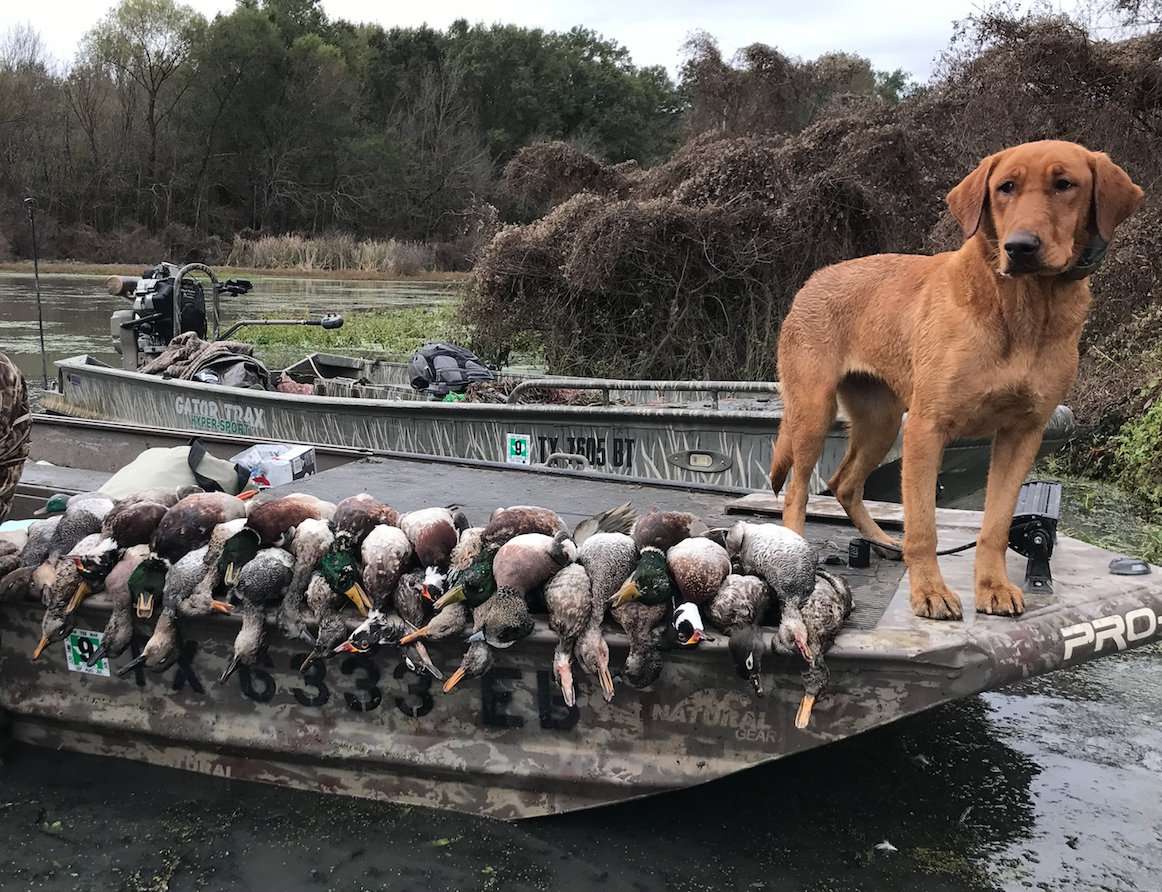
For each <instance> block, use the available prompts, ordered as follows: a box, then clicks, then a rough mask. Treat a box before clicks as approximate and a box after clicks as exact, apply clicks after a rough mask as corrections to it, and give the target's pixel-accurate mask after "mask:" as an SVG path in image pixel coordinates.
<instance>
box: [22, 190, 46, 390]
mask: <svg viewBox="0 0 1162 892" xmlns="http://www.w3.org/2000/svg"><path fill="white" fill-rule="evenodd" d="M24 206H25V207H26V208H28V223H29V225H30V226H31V227H32V279H33V281H34V282H35V283H36V324H37V327H39V328H40V369H41V372H42V373H43V374H44V389H45V390H48V355H47V354H46V353H45V351H44V314H43V313H42V312H41V308H40V264H39V262H38V260H37V256H36V199H35V198H26V199H24Z"/></svg>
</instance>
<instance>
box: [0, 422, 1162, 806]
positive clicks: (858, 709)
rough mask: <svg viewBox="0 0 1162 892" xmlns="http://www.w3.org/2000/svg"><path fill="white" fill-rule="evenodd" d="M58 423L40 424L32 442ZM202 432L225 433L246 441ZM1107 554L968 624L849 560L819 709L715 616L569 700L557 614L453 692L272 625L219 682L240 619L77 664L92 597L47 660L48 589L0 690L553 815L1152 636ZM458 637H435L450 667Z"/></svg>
mask: <svg viewBox="0 0 1162 892" xmlns="http://www.w3.org/2000/svg"><path fill="white" fill-rule="evenodd" d="M109 436H112V435H111V434H110V432H109V431H108V429H102V428H97V429H94V430H92V431H86V428H85V427H84V426H81V425H76V424H75V423H74V424H73V425H72V426H71V427H70V428H69V439H70V440H71V442H72V443H73V444H74V447H76V448H73V450H72V453H73V454H74V455H81V454H83V453H85V452H86V448H83V447H88V451H90V452H93V453H100V452H101V448H100V444H101V442H102V441H103V440H104V442H108V443H114V444H120V443H122V441H121V440H117V439H108V437H109ZM43 442H46V441H45V439H44V438H43V437H38V436H35V435H34V440H33V456H34V458H36V457H41V455H40V454H38V448H39V447H38V443H43ZM207 442H208V445H210V446H211V447H212V448H214V447H217V448H219V449H221V450H222V451H223V452H228V451H230V450H231V449H233V448H234V447H235V444H233V443H225V444H216V443H215V441H213V440H212V439H208V440H207ZM113 448H122V447H121V446H120V445H115V446H114V447H113ZM56 457H57V458H58V460H59V458H60V456H59V455H57V456H56ZM333 457H334V458H335V459H336V462H337V463H336V464H335V466H334V467H332V468H331V469H330V470H325V471H322V472H321V473H319V474H317V475H315V476H314V477H309V478H307V479H306V480H301V481H296V483H295V489H296V490H297V491H302V492H310V493H314V494H316V495H320V496H325V497H327V498H332V499H334V498H341V497H342V496H345V495H348V494H351V493H354V492H359V491H366V492H369V493H371V494H372V495H374V496H376V497H377V498H380V499H383V500H385V501H388V502H390V503H391V504H392V505H393V506H394V507H396V508H397V509H399V510H410V509H413V508H418V507H421V506H425V505H431V504H447V503H449V502H452V501H455V502H457V503H458V504H461V505H462V506H463V507H464V509H465V511H466V512H467V513H468V515H469V518H470V519H482V518H484V517H486V516H487V513H488V512H489V511H490V510H491V509H492V508H493V507H496V506H497V505H505V504H514V503H525V504H527V503H534V504H543V505H545V506H548V507H552V508H555V509H557V510H558V511H559V512H560V513H561V514H562V515H563V516H564V518H565V519H566V521H567V522H570V523H573V522H575V521H576V520H579V519H581V518H582V517H585V516H589V515H591V514H593V513H595V512H596V511H598V510H600V509H602V508H607V507H610V506H612V505H616V504H620V503H621V502H624V501H626V500H632V501H633V502H634V504H635V506H636V507H637V508H638V510H639V511H645V510H648V509H649V508H651V507H654V506H658V507H661V508H663V509H673V510H678V509H681V510H689V511H693V512H695V513H698V514H699V515H701V516H702V517H703V518H704V519H705V520H706V521H707V523H709V524H710V525H711V526H719V525H726V524H729V523H731V522H733V521H734V520H735V519H737V518H739V517H747V516H748V515H751V514H752V513H756V512H757V513H766V512H768V511H769V510H770V501H771V500H770V499H769V498H768V497H765V496H761V495H757V494H752V495H745V494H744V493H742V492H735V493H729V492H723V491H721V490H718V489H708V488H698V487H676V486H669V487H650V486H641V485H630V484H627V483H625V482H619V481H615V480H599V479H593V478H586V477H583V476H581V475H577V474H569V473H557V472H553V471H544V472H542V473H537V474H529V473H522V472H519V471H515V470H511V469H505V468H503V467H496V466H484V465H477V466H464V465H463V464H453V463H436V464H433V463H431V462H423V461H415V460H406V459H392V458H377V457H372V458H360V459H357V460H354V461H351V462H349V463H346V464H344V463H341V462H342V461H343V460H344V458H345V457H344V456H342V455H338V454H337V455H335V456H333ZM346 458H351V456H346ZM100 479H101V478H100V475H97V476H96V477H94V476H93V474H92V472H89V471H85V470H83V469H80V470H78V469H74V470H70V469H68V468H61V467H46V466H37V465H29V466H28V470H27V473H26V479H25V480H24V482H23V483H22V486H24V487H25V492H26V495H28V496H36V495H37V494H38V493H43V492H45V491H48V490H52V489H55V488H64V487H67V488H73V489H78V490H80V489H85V488H89V487H91V486H93V485H94V482H95V481H96V482H99V480H100ZM812 511H813V521H812V525H811V527H810V529H809V530H808V534H809V535H808V538H809V539H810V540H811V541H812V543H813V544H814V545H815V546H816V548H817V549H818V550H819V553H820V556H821V557H834V558H840V557H841V556H843V557H845V556H846V551H847V548H846V543H847V541H848V539H849V538H850V537H851V535H852V533H851V530H850V528H848V527H846V526H845V525H844V524H843V523H842V522H841V521H839V520H837V519H836V517H837V511H836V508H835V504H834V502H833V501H831V500H828V499H813V501H812ZM838 513H841V512H838ZM873 513H877V514H878V515H879V516H880V517H881V518H883V522H885V523H888V524H891V523H893V522H897V523H898V521H899V508H898V506H878V508H877V507H876V506H873ZM751 519H753V517H752V518H751ZM979 520H980V516H979V515H978V514H976V513H974V512H963V511H947V510H944V511H941V512H939V534H940V544H941V546H942V547H944V546H948V545H954V544H958V543H960V542H965V541H969V540H971V539H972V538H973V537H975V535H976V533H977V530H978V527H979ZM1111 557H1113V555H1111V554H1110V553H1109V552H1106V551H1104V550H1102V549H1100V548H1097V547H1094V546H1091V545H1087V544H1084V543H1081V542H1078V541H1074V540H1070V539H1067V538H1064V537H1061V538H1058V539H1057V542H1056V547H1055V549H1054V550H1053V555H1052V575H1053V590H1052V592H1044V591H1041V592H1037V593H1034V594H1030V595H1028V596H1027V611H1026V613H1025V614H1024V615H1023V616H1022V617H1020V618H1018V619H1007V618H1002V617H985V616H976V615H973V614H971V613H969V615H968V616H966V618H965V621H964V622H955V623H937V622H933V621H928V620H923V619H919V618H917V617H915V616H913V615H912V613H911V611H910V609H909V606H908V590H907V582H906V579H904V576H903V572H902V571H903V568H902V566H901V565H900V564H899V563H893V562H888V561H878V560H877V559H875V558H874V557H873V558H872V562H871V565H870V566H869V567H867V568H862V569H860V568H851V567H842V566H837V567H834V568H833V569H834V570H835V572H837V573H839V574H840V575H842V576H844V577H845V578H846V579H847V580H848V581H849V582H850V583H851V585H852V588H853V589H854V591H855V600H856V609H855V611H854V612H853V614H852V616H851V619H850V620H849V622H848V624H847V626H846V627H845V628H844V630H843V631H842V632H841V634H840V636H839V638H838V640H837V641H836V644H835V646H834V647H833V649H832V650H831V651H830V652H829V653H828V662H829V664H830V666H831V672H832V681H831V697H830V698H829V699H828V700H825V701H823V702H821V703H820V704H818V705H817V706H816V708H815V711H814V714H813V716H812V719H811V723H810V724H809V726H808V727H807V728H806V729H804V730H798V729H797V728H796V727H795V724H794V717H795V712H796V706H797V704H798V701H799V698H800V696H801V692H802V688H801V682H800V679H799V671H800V669H801V666H800V665H797V664H796V663H794V662H792V661H784V660H782V659H780V658H776V657H774V656H773V655H770V654H769V653H768V656H767V658H766V659H764V664H763V680H764V687H765V688H766V692H767V694H766V696H765V697H763V698H757V697H755V696H753V694H752V693H751V691H750V687H749V685H748V684H747V683H746V682H745V681H744V680H742V679H739V678H737V677H736V676H735V674H734V672H733V667H732V665H731V662H730V660H729V657H728V655H727V653H726V644H725V640H724V639H723V637H722V636H717V638H718V640H716V641H714V642H708V643H707V642H704V643H703V644H701V645H699V646H698V648H696V649H683V651H682V652H681V653H670V654H668V655H667V656H666V662H665V666H664V668H663V671H662V675H661V677H660V678H659V680H658V681H657V682H656V683H655V684H653V685H652V686H650V687H649V688H647V689H644V690H636V689H633V688H630V687H628V686H626V685H624V684H619V685H618V686H617V691H616V695H615V696H614V698H613V700H612V701H611V702H609V703H607V702H605V701H604V699H603V698H602V697H601V694H600V690H599V689H598V688H597V686H596V684H595V682H594V681H593V680H592V679H588V680H584V681H582V682H581V683H580V685H579V691H578V701H577V704H576V706H575V707H572V708H568V707H566V706H565V705H564V702H563V700H562V698H561V696H560V692H559V690H558V689H557V687H556V686H555V683H554V681H553V676H552V671H551V659H552V652H553V646H554V643H555V637H554V636H553V634H552V633H551V632H550V631H549V630H548V628H547V626H546V624H545V623H544V621H543V617H542V618H540V619H538V623H537V628H536V631H535V632H534V633H533V635H532V636H531V637H530V638H528V639H525V640H523V641H521V642H519V643H518V644H517V645H516V646H514V647H512V648H509V649H507V650H504V651H501V652H499V653H498V654H497V659H496V665H495V667H494V668H493V669H492V670H491V671H490V672H488V673H487V674H485V675H484V676H483V677H482V678H480V679H478V680H476V681H473V682H464V683H462V684H461V685H460V687H458V688H457V689H455V690H454V691H452V692H451V693H449V694H444V693H443V692H442V691H441V690H440V689H439V686H438V685H436V684H433V683H432V681H431V679H430V678H427V677H420V676H417V675H415V674H414V673H412V672H411V670H410V669H408V667H407V665H406V664H405V663H404V662H402V660H401V657H400V655H399V653H398V651H396V650H395V649H394V648H386V647H385V648H382V649H380V650H379V651H378V652H373V653H371V654H368V655H359V656H346V657H336V658H334V659H332V660H330V661H326V662H325V663H321V664H318V665H317V667H312V669H311V670H310V671H309V672H308V673H307V674H306V675H303V674H301V673H300V672H299V671H298V668H297V667H298V666H299V664H300V663H301V662H302V658H303V655H304V652H305V648H304V647H303V645H302V644H300V643H298V642H291V641H288V640H285V639H282V638H281V637H280V636H279V635H278V634H277V632H274V631H273V630H272V632H271V635H270V637H269V650H268V653H267V655H266V658H265V659H264V660H262V662H261V664H260V665H256V666H254V667H252V668H251V669H249V670H246V671H242V670H239V672H237V673H236V674H235V676H234V677H233V678H231V679H230V680H229V682H228V683H227V684H224V685H221V684H218V682H217V679H218V677H219V676H220V675H221V673H222V670H223V669H224V668H225V666H226V662H227V659H228V658H229V655H230V651H231V646H232V642H233V638H234V635H235V632H236V631H237V628H238V621H237V620H235V619H233V618H229V617H226V618H222V619H218V620H207V621H204V622H201V623H196V624H192V625H189V626H188V627H183V636H184V637H183V645H182V651H181V658H180V659H179V660H178V661H177V664H176V665H175V666H173V667H172V668H170V669H168V670H167V671H165V672H162V673H158V674H154V673H150V672H137V671H133V672H130V673H128V674H126V675H125V676H124V677H118V676H117V675H116V674H115V673H116V670H117V669H118V668H119V667H120V666H123V665H124V664H125V663H127V662H128V661H129V659H131V657H132V655H133V653H134V652H136V651H138V650H139V649H140V647H141V643H142V642H143V641H144V636H145V635H146V634H147V633H148V628H147V627H146V626H145V624H140V626H139V628H138V637H137V638H136V643H135V644H134V645H133V647H132V649H131V652H128V653H126V654H125V655H124V656H122V657H120V658H118V659H116V660H114V661H113V665H111V666H110V665H108V664H107V663H105V664H103V665H102V664H99V667H98V668H99V671H97V672H86V671H84V670H82V669H80V668H79V666H81V665H83V663H84V657H85V656H86V654H87V653H91V652H92V651H91V648H92V647H94V646H95V638H96V635H97V633H99V632H100V630H101V629H102V628H103V627H104V624H105V620H106V618H107V614H108V605H107V604H106V603H104V602H103V601H102V599H101V596H94V597H92V598H90V599H89V600H87V601H86V602H85V603H84V604H83V605H82V607H81V608H80V610H79V616H78V622H77V626H78V630H79V631H77V632H75V633H74V634H73V636H71V637H70V638H69V639H68V640H67V641H66V642H65V643H62V644H57V645H54V646H52V647H51V648H49V649H48V650H47V651H46V652H45V653H44V654H43V655H42V656H41V658H40V659H39V660H38V661H36V662H33V661H32V659H31V655H32V652H33V649H34V647H35V646H36V643H37V639H38V638H39V635H40V619H41V614H42V612H43V610H42V608H40V607H39V606H37V605H26V604H12V603H4V604H0V707H2V708H3V709H4V710H6V711H7V712H8V714H9V717H10V719H11V725H12V731H13V734H14V735H15V736H16V737H17V738H18V739H20V740H23V741H27V742H30V743H35V744H40V745H45V746H52V747H63V748H66V749H72V750H80V751H85V752H93V753H102V754H109V755H114V756H120V757H125V758H130V759H138V760H143V761H149V762H153V763H157V764H164V765H173V766H177V767H181V768H185V769H188V770H191V771H197V772H202V773H205V774H210V775H216V776H219V777H225V778H233V779H239V780H257V781H265V782H270V783H277V784H285V785H290V786H296V787H303V788H310V789H315V790H323V791H329V792H337V793H348V794H354V795H359V796H367V797H374V798H383V799H391V800H395V801H400V802H409V803H416V804H423V805H428V806H433V807H437V808H446V809H453V810H457V811H462V812H469V813H473V814H481V815H490V816H494V817H498V818H504V819H515V818H522V817H530V816H535V815H544V814H551V813H560V812H566V811H570V810H573V809H580V808H587V807H591V806H597V805H602V804H606V803H611V802H617V801H622V800H626V799H630V798H634V797H640V796H645V795H649V794H653V793H658V792H661V791H665V790H676V789H681V788H684V787H688V786H690V785H693V784H698V783H702V782H704V781H709V780H712V779H714V778H717V777H722V776H723V775H726V774H729V773H731V772H735V771H739V770H742V769H745V768H748V767H750V766H753V765H758V764H761V763H763V762H767V761H770V760H772V759H778V758H782V757H784V756H787V755H791V754H793V753H796V752H799V751H802V750H806V749H809V748H811V747H815V746H819V745H822V744H826V743H828V742H831V741H835V740H839V739H842V738H844V737H847V736H850V735H852V734H857V733H860V732H863V731H866V730H869V729H871V728H874V727H877V726H879V725H882V724H885V723H887V722H891V721H895V720H896V719H899V718H902V717H904V716H907V715H911V714H913V713H916V712H919V711H921V710H925V709H928V708H930V707H933V706H936V705H938V704H940V703H944V702H947V701H950V700H954V699H957V698H960V697H964V696H968V695H970V694H974V693H976V692H979V691H984V690H990V689H993V688H997V687H1000V686H1002V685H1005V684H1007V683H1010V682H1013V681H1016V680H1020V679H1023V678H1028V677H1030V676H1034V675H1038V674H1041V673H1045V672H1049V671H1052V670H1055V669H1058V668H1061V667H1064V666H1071V665H1075V664H1078V663H1080V662H1083V661H1086V660H1090V659H1093V658H1095V657H1100V656H1102V655H1104V654H1110V653H1115V652H1117V651H1120V650H1124V649H1126V648H1131V647H1138V646H1142V645H1145V644H1148V643H1150V642H1152V641H1156V640H1157V639H1158V637H1159V633H1160V630H1159V623H1160V621H1162V615H1160V614H1162V576H1159V573H1162V568H1158V567H1153V568H1149V567H1147V568H1146V569H1148V570H1150V571H1151V572H1150V573H1149V574H1148V575H1142V576H1115V575H1111V574H1110V572H1109V562H1110V559H1111ZM840 563H842V561H841V560H840ZM941 566H942V570H943V572H944V574H945V578H946V580H947V581H948V583H949V585H950V586H951V587H952V588H953V589H954V590H956V591H958V592H960V593H961V595H962V596H964V595H967V596H968V598H969V599H971V594H970V592H971V588H972V557H971V552H969V553H968V554H959V555H951V556H948V557H944V558H941ZM1025 570H1026V562H1025V559H1024V558H1022V557H1020V556H1018V555H1016V554H1015V553H1010V566H1009V575H1010V578H1012V579H1014V580H1017V581H1019V580H1020V579H1021V578H1023V576H1024V573H1025ZM769 634H770V630H767V636H768V638H769ZM607 639H608V641H609V642H610V645H611V648H612V651H613V656H612V659H611V666H613V667H614V668H615V669H616V667H618V666H619V665H621V662H622V661H623V659H624V656H625V650H626V644H627V642H626V640H625V638H624V637H623V636H622V635H621V633H620V630H615V629H614V628H613V627H610V628H608V629H607ZM462 648H463V645H462V644H457V645H441V646H435V647H433V648H432V651H433V659H434V660H435V662H436V664H437V665H438V666H440V667H441V668H442V669H444V670H445V674H448V673H449V672H450V671H451V670H452V669H453V668H455V666H456V665H457V664H458V662H459V659H460V656H461V654H462ZM110 670H112V673H110Z"/></svg>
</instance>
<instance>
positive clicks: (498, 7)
mask: <svg viewBox="0 0 1162 892" xmlns="http://www.w3.org/2000/svg"><path fill="white" fill-rule="evenodd" d="M186 2H187V4H188V5H190V6H193V7H194V8H195V9H197V10H199V11H200V12H202V13H203V14H204V15H206V17H207V18H213V16H214V14H215V13H217V12H229V11H230V10H232V9H233V8H234V0H186ZM114 5H115V4H113V3H110V4H108V5H106V4H105V3H104V2H103V0H33V2H22V0H5V2H4V3H2V4H0V6H2V7H3V8H2V9H0V34H6V33H7V32H8V31H9V29H10V28H11V27H12V26H13V25H16V24H28V25H31V26H32V28H33V29H34V30H36V31H38V32H39V33H40V36H41V39H42V40H43V42H44V44H45V46H46V48H47V49H48V51H49V53H50V54H51V55H53V56H54V57H56V58H57V59H60V60H62V61H68V60H71V59H72V57H73V54H74V53H75V51H76V48H77V44H78V42H79V40H80V38H81V36H82V35H83V34H84V33H85V32H86V31H88V30H89V29H90V28H92V27H93V25H94V24H96V23H97V22H98V21H99V20H100V19H101V18H103V17H104V16H105V14H106V13H107V12H108V10H109V9H110V8H112V7H113V6H114ZM984 5H987V4H986V3H985V0H879V2H876V3H870V2H866V0H797V2H786V0H775V2H771V0H697V2H695V0H665V2H661V0H633V2H630V0H577V2H573V3H564V2H560V0H557V2H545V0H505V2H503V3H500V2H493V0H427V2H411V3H392V2H384V0H323V3H322V6H323V9H324V10H325V11H326V13H327V15H328V16H329V17H330V18H332V19H346V20H347V21H350V22H378V23H379V24H381V25H384V26H386V27H391V26H393V25H400V26H404V27H413V26H417V25H421V24H424V23H425V22H426V23H427V24H428V25H430V26H431V27H433V28H435V29H437V30H444V29H446V28H447V27H448V26H449V25H450V24H451V23H452V22H453V21H455V20H456V19H458V18H465V19H467V20H468V21H469V22H472V23H476V22H484V23H485V24H492V23H493V22H502V23H504V24H513V25H519V26H523V27H528V28H543V29H544V30H546V31H567V30H569V29H570V28H572V27H573V26H575V25H582V26H584V27H586V28H589V29H591V30H593V31H596V32H597V33H598V34H600V35H602V36H603V37H605V38H607V39H609V40H613V41H616V42H617V43H618V44H620V45H621V46H623V47H626V48H627V49H628V50H629V52H630V55H631V57H632V58H633V62H634V64H635V65H637V66H639V67H640V66H645V65H662V66H664V67H666V68H667V69H669V71H670V72H671V74H676V72H677V68H678V65H679V64H680V61H681V59H680V52H679V51H680V48H681V46H682V43H683V42H684V41H685V39H686V37H687V35H688V34H690V32H691V31H695V30H698V29H701V30H704V31H707V32H708V33H710V34H711V35H712V36H714V37H715V38H716V39H717V40H718V45H719V47H720V48H721V50H722V54H723V56H724V57H725V58H728V59H729V57H730V56H731V55H733V54H734V52H735V50H737V49H739V48H741V47H744V46H748V45H750V44H752V43H765V44H767V45H769V46H773V47H776V48H777V49H779V50H780V51H782V52H783V53H786V54H788V55H791V56H798V57H800V58H803V59H813V58H815V57H816V56H819V55H820V54H822V53H826V52H829V51H832V50H842V51H845V52H851V53H856V54H858V55H860V56H863V57H865V58H867V59H870V60H871V63H872V66H873V67H874V68H875V69H877V70H886V71H893V70H895V69H897V68H903V69H904V70H905V71H909V72H911V73H912V76H913V77H914V78H915V79H916V80H921V81H923V80H927V79H928V77H929V75H930V74H931V71H932V64H933V61H934V59H935V58H936V57H937V56H938V55H939V54H940V52H941V51H942V50H944V49H946V48H947V47H948V43H949V41H950V40H951V38H952V34H953V27H954V22H957V21H960V20H963V19H965V18H966V17H968V16H969V15H971V14H972V13H973V12H979V11H980V9H981V8H982V6H984Z"/></svg>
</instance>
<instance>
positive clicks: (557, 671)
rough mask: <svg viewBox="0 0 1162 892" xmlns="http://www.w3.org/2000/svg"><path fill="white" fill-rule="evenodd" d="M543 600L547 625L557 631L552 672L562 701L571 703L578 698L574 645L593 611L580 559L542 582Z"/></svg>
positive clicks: (569, 704) (587, 580)
mask: <svg viewBox="0 0 1162 892" xmlns="http://www.w3.org/2000/svg"><path fill="white" fill-rule="evenodd" d="M545 604H546V605H547V606H548V608H549V628H550V629H552V630H553V631H554V632H556V634H557V647H556V649H555V650H554V651H553V674H554V676H556V679H557V682H558V684H560V685H561V695H562V696H563V697H564V698H565V705H567V706H573V705H575V704H576V702H577V698H576V695H575V693H574V691H573V648H574V646H575V645H576V643H577V639H578V638H579V637H580V636H581V633H582V632H584V631H585V628H586V627H587V626H588V625H589V617H590V616H592V615H593V594H592V591H591V589H590V583H589V571H588V570H586V569H585V568H584V567H583V566H582V565H581V564H579V563H578V564H570V565H569V566H567V567H563V568H562V569H561V571H560V572H559V573H557V574H556V575H555V576H554V577H553V578H552V579H550V580H549V581H548V582H547V583H545ZM607 667H608V659H607ZM606 671H607V672H608V671H609V670H608V668H607V669H606Z"/></svg>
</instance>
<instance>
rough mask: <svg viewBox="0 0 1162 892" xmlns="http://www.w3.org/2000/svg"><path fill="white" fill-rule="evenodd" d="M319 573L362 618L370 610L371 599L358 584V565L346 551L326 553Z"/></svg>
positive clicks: (320, 563)
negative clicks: (347, 599)
mask: <svg viewBox="0 0 1162 892" xmlns="http://www.w3.org/2000/svg"><path fill="white" fill-rule="evenodd" d="M319 572H320V573H321V574H322V575H323V578H324V579H325V580H327V585H329V586H330V587H331V591H333V592H334V593H335V594H337V595H345V596H346V597H347V598H349V599H350V600H351V603H352V604H354V605H355V607H356V608H357V609H358V610H359V612H360V613H361V614H362V615H363V616H367V612H368V611H369V610H370V609H371V599H370V598H369V597H367V592H365V591H363V586H361V585H360V584H359V575H360V571H359V565H358V564H357V563H356V562H355V559H354V558H353V557H351V555H350V554H349V553H347V552H346V551H328V552H327V553H326V554H325V555H323V559H322V560H321V561H320V562H319Z"/></svg>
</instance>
